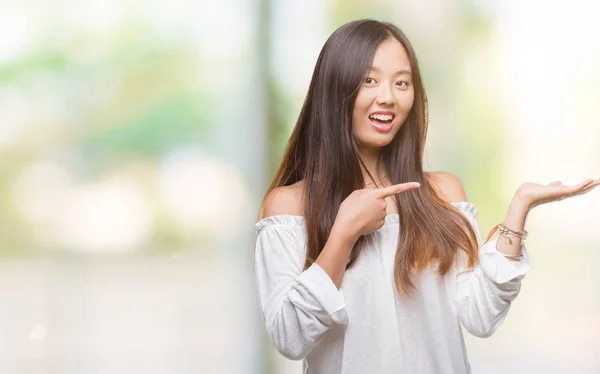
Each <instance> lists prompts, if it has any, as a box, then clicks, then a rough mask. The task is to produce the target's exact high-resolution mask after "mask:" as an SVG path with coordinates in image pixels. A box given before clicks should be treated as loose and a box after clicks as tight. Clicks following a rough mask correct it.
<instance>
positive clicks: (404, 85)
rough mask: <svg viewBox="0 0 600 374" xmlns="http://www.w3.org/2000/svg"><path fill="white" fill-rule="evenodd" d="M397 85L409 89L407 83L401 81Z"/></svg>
mask: <svg viewBox="0 0 600 374" xmlns="http://www.w3.org/2000/svg"><path fill="white" fill-rule="evenodd" d="M396 84H397V85H399V86H401V87H408V82H406V81H400V82H397V83H396Z"/></svg>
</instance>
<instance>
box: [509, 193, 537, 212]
mask: <svg viewBox="0 0 600 374" xmlns="http://www.w3.org/2000/svg"><path fill="white" fill-rule="evenodd" d="M510 207H511V208H513V209H514V210H517V211H521V212H523V213H525V214H526V213H527V212H529V210H530V209H531V208H532V207H533V203H532V202H531V201H530V200H529V199H528V198H527V197H525V196H523V195H521V194H520V193H519V191H517V192H516V193H515V195H514V196H513V199H512V201H511V202H510Z"/></svg>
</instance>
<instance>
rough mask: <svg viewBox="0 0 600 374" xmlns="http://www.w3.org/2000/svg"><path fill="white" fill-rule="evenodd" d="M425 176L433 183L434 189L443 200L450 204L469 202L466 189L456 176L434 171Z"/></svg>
mask: <svg viewBox="0 0 600 374" xmlns="http://www.w3.org/2000/svg"><path fill="white" fill-rule="evenodd" d="M425 174H426V176H427V177H428V178H430V180H431V181H432V182H433V183H432V185H433V187H434V188H435V190H436V192H437V193H438V195H439V196H440V197H441V198H442V199H444V200H446V201H447V202H449V203H454V202H459V201H468V199H467V193H466V191H465V187H464V185H463V183H462V181H461V180H460V179H459V178H458V177H457V176H456V175H454V174H451V173H448V172H445V171H432V172H426V173H425Z"/></svg>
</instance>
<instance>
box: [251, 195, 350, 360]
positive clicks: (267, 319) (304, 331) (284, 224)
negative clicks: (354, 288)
mask: <svg viewBox="0 0 600 374" xmlns="http://www.w3.org/2000/svg"><path fill="white" fill-rule="evenodd" d="M284 189H285V187H284ZM273 192H274V193H273V194H270V196H269V197H268V198H267V200H266V201H265V204H264V208H263V211H262V214H261V216H267V217H268V218H266V219H263V220H261V221H260V222H259V224H258V225H257V226H258V227H257V229H258V230H259V232H258V236H257V239H256V252H255V257H256V280H257V286H258V296H259V301H260V306H261V310H262V316H263V322H264V323H265V327H266V330H267V333H268V334H269V338H270V339H271V341H272V342H273V345H274V346H275V348H277V350H278V351H279V352H280V353H281V354H283V355H284V356H285V357H288V358H290V359H293V360H299V359H302V358H304V357H305V356H306V355H307V354H308V353H309V352H310V351H311V350H312V348H313V347H314V345H315V344H316V343H317V341H318V339H319V338H320V337H321V336H322V335H323V333H325V332H326V331H327V330H328V329H329V328H330V327H331V326H332V325H333V324H334V323H338V324H347V323H348V315H347V313H346V305H345V300H344V295H343V292H342V291H341V290H339V287H340V284H341V279H342V276H343V274H344V271H345V264H346V263H347V262H348V257H349V255H350V251H351V250H352V247H353V245H354V242H355V240H356V239H354V237H353V236H351V235H349V234H348V233H349V231H344V230H340V229H338V226H339V225H338V226H335V225H334V229H332V232H331V235H330V236H329V239H328V241H327V243H326V245H325V247H324V248H323V251H322V252H321V254H320V255H319V257H318V258H317V260H316V263H314V264H313V265H312V266H310V267H309V268H308V269H306V270H304V271H303V267H304V261H303V260H302V258H303V257H301V256H300V254H301V251H304V248H300V246H301V245H302V247H303V243H301V242H300V241H301V240H300V234H301V230H304V226H303V225H300V224H299V222H297V218H298V216H300V214H298V213H301V212H300V211H298V209H297V207H298V205H297V202H298V200H299V199H298V198H297V196H294V194H291V193H290V191H289V190H288V191H285V190H284V191H273ZM294 207H296V209H295V208H294ZM290 212H291V213H295V216H291V215H287V214H286V213H288V214H289V213H290ZM334 279H335V280H334Z"/></svg>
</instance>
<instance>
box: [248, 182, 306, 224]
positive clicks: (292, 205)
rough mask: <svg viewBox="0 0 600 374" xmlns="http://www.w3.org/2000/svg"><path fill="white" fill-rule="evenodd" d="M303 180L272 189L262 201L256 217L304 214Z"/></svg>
mask: <svg viewBox="0 0 600 374" xmlns="http://www.w3.org/2000/svg"><path fill="white" fill-rule="evenodd" d="M303 188H304V183H303V181H298V182H296V183H294V184H292V185H289V186H282V187H277V188H275V189H273V190H272V191H271V192H269V194H268V195H267V197H266V198H265V200H264V201H263V203H262V206H261V208H260V212H259V214H258V219H259V220H260V219H263V218H265V217H271V216H278V215H294V216H303V215H304V201H303Z"/></svg>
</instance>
